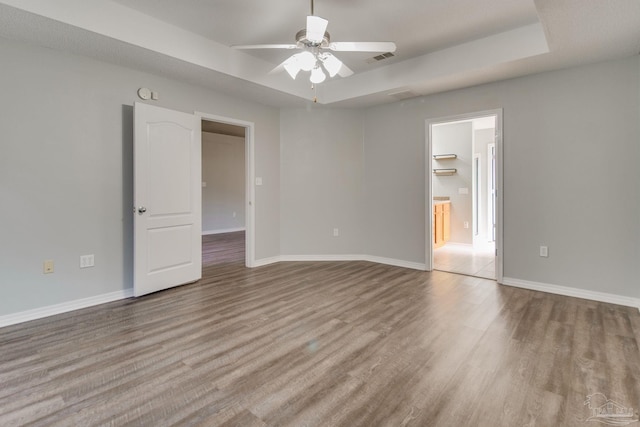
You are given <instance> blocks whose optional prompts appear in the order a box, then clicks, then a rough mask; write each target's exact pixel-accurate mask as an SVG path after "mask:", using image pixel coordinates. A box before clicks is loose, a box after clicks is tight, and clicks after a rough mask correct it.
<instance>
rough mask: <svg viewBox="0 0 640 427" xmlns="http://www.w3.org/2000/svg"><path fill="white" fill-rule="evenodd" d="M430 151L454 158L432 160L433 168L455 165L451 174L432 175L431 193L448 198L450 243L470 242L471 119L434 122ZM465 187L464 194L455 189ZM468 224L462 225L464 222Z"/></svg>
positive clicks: (471, 195)
mask: <svg viewBox="0 0 640 427" xmlns="http://www.w3.org/2000/svg"><path fill="white" fill-rule="evenodd" d="M431 137H432V144H433V146H432V151H433V154H455V155H457V156H458V157H457V158H456V159H448V160H432V161H431V163H432V167H433V168H434V169H438V168H442V169H448V168H455V169H456V170H457V171H456V173H455V174H454V175H441V176H436V175H432V179H433V181H432V182H433V183H432V189H433V195H434V196H448V197H449V200H451V239H450V240H449V242H451V243H461V244H466V245H470V244H472V243H473V235H472V231H473V230H472V224H473V221H472V219H473V211H472V201H473V185H472V179H473V177H472V173H471V165H472V161H473V155H472V153H471V148H472V145H473V129H472V123H471V122H461V123H450V124H443V125H436V126H433V127H432V130H431ZM460 188H466V189H467V191H468V193H467V194H460V193H459V191H458V189H460ZM465 222H467V223H468V224H469V227H468V228H464V223H465Z"/></svg>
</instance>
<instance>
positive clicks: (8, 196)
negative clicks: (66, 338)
mask: <svg viewBox="0 0 640 427" xmlns="http://www.w3.org/2000/svg"><path fill="white" fill-rule="evenodd" d="M0 58H2V67H0V94H2V95H1V97H0V137H1V138H2V140H1V142H0V200H2V209H1V210H0V242H1V243H0V315H4V314H9V313H16V312H20V311H24V310H29V309H34V308H38V307H43V306H47V305H53V304H57V303H62V302H66V301H71V300H76V299H80V298H86V297H91V296H95V295H100V294H105V293H110V292H115V291H120V290H122V289H125V288H129V287H131V286H132V257H133V254H132V212H131V207H132V197H133V196H132V120H133V109H132V105H133V102H134V101H136V100H137V99H136V98H137V97H136V90H137V89H138V88H139V87H142V86H144V87H149V88H152V89H153V90H156V91H158V92H159V93H160V101H158V102H156V103H154V104H155V105H159V106H164V107H167V108H171V109H175V110H180V111H186V112H192V111H203V112H207V113H210V114H215V115H219V116H226V117H232V118H236V119H240V120H245V121H250V122H254V123H255V138H256V140H255V149H256V155H255V159H256V175H257V176H262V177H263V180H264V185H262V186H261V187H258V188H257V189H256V257H257V258H258V259H260V258H267V257H273V256H276V255H278V254H279V251H280V240H279V237H280V228H279V224H280V182H279V180H280V166H279V162H280V155H279V152H280V150H279V143H280V134H279V126H280V118H279V111H278V110H277V109H274V108H269V107H265V106H261V105H259V104H257V103H255V102H247V101H243V100H240V99H237V98H233V97H229V96H225V95H222V94H219V93H216V92H213V91H210V90H207V89H205V88H202V87H196V86H191V85H188V84H185V83H181V82H178V81H174V80H169V79H166V78H162V77H158V76H155V75H151V74H147V73H143V72H138V71H133V70H130V69H125V68H121V67H118V66H114V65H110V64H106V63H102V62H97V61H94V60H92V59H88V58H84V57H79V56H74V55H71V54H68V53H65V52H60V51H54V50H50V49H45V48H40V47H34V46H31V45H26V44H19V43H14V42H12V41H8V40H5V39H0ZM82 254H95V264H96V266H95V267H94V268H89V269H83V270H80V269H79V267H78V266H79V256H80V255H82ZM45 259H53V260H54V261H55V273H54V274H48V275H44V274H43V273H42V262H43V260H45Z"/></svg>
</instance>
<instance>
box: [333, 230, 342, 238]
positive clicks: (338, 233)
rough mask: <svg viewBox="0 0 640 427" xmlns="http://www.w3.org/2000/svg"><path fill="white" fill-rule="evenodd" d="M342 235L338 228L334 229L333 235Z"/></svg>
mask: <svg viewBox="0 0 640 427" xmlns="http://www.w3.org/2000/svg"><path fill="white" fill-rule="evenodd" d="M339 235H340V230H339V229H337V228H334V229H333V237H338V236H339Z"/></svg>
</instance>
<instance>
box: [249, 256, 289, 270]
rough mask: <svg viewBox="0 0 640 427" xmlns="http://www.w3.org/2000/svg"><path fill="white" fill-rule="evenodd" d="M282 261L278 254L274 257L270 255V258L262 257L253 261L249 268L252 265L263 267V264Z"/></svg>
mask: <svg viewBox="0 0 640 427" xmlns="http://www.w3.org/2000/svg"><path fill="white" fill-rule="evenodd" d="M280 261H282V260H281V259H280V257H279V256H274V257H270V258H262V259H257V260H255V261H254V262H253V265H251V266H250V267H251V268H254V267H264V266H265V265H271V264H275V263H278V262H280Z"/></svg>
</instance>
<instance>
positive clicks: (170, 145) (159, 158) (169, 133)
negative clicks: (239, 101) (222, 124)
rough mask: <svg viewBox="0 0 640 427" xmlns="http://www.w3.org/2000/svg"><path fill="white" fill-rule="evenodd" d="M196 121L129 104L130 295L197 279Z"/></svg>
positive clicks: (198, 177) (198, 146)
mask: <svg viewBox="0 0 640 427" xmlns="http://www.w3.org/2000/svg"><path fill="white" fill-rule="evenodd" d="M200 127H201V126H200V118H198V117H196V116H195V115H193V114H186V113H181V112H178V111H172V110H167V109H165V108H160V107H155V106H151V105H147V104H142V103H135V105H134V139H133V140H134V194H133V197H134V203H135V206H134V213H133V215H134V218H135V219H134V283H133V290H134V295H135V296H140V295H145V294H148V293H151V292H156V291H160V290H163V289H167V288H170V287H173V286H178V285H182V284H185V283H190V282H195V281H196V280H198V279H200V278H201V276H202V242H201V228H202V225H201V224H202V208H201V204H202V201H201V199H202V193H201V191H202V190H201V184H200V180H201V168H202V165H201V157H202V150H201V144H202V142H201V133H200Z"/></svg>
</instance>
